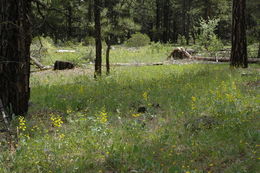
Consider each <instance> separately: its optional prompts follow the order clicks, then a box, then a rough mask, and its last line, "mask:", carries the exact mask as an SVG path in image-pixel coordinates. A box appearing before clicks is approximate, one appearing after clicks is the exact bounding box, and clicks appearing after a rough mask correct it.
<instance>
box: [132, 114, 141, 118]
mask: <svg viewBox="0 0 260 173" xmlns="http://www.w3.org/2000/svg"><path fill="white" fill-rule="evenodd" d="M140 115H141V114H132V116H133V117H135V118H137V117H140Z"/></svg>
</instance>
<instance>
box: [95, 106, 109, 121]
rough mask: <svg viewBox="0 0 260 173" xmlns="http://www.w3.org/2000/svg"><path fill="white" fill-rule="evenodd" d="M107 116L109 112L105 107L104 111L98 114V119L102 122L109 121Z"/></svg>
mask: <svg viewBox="0 0 260 173" xmlns="http://www.w3.org/2000/svg"><path fill="white" fill-rule="evenodd" d="M107 117H108V116H107V112H106V109H105V108H103V109H102V111H101V112H100V113H99V114H97V119H98V120H99V122H100V123H102V124H105V123H107V121H108V119H107Z"/></svg>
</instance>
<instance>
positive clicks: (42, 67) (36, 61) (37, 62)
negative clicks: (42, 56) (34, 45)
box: [31, 56, 45, 69]
mask: <svg viewBox="0 0 260 173" xmlns="http://www.w3.org/2000/svg"><path fill="white" fill-rule="evenodd" d="M31 60H32V62H33V64H34V65H36V66H37V67H38V68H39V69H44V68H45V66H44V65H43V64H42V63H40V61H38V60H37V59H36V58H34V57H32V56H31Z"/></svg>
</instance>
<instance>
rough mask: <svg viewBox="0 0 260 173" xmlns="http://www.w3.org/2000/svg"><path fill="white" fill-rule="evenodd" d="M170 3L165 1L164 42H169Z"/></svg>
mask: <svg viewBox="0 0 260 173" xmlns="http://www.w3.org/2000/svg"><path fill="white" fill-rule="evenodd" d="M169 5H170V1H169V0H164V14H163V42H164V43H167V41H169V12H170V7H169Z"/></svg>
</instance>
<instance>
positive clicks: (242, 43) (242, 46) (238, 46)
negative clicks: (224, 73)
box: [230, 0, 248, 68]
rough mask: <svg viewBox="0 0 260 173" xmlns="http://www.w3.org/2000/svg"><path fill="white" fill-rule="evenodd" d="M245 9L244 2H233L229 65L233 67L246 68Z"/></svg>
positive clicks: (242, 0)
mask: <svg viewBox="0 0 260 173" xmlns="http://www.w3.org/2000/svg"><path fill="white" fill-rule="evenodd" d="M245 9H246V0H233V12H232V49H231V58H230V59H231V63H230V65H231V66H233V67H243V68H247V67H248V62H247V41H246V21H245Z"/></svg>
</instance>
